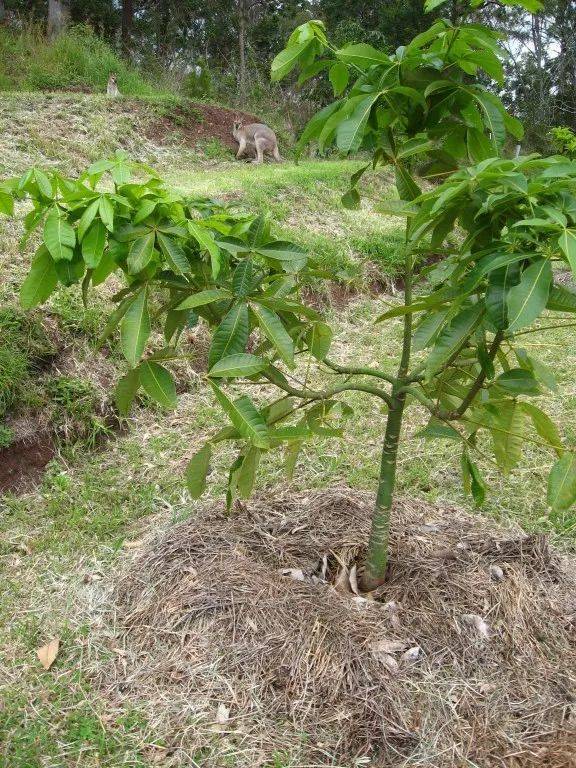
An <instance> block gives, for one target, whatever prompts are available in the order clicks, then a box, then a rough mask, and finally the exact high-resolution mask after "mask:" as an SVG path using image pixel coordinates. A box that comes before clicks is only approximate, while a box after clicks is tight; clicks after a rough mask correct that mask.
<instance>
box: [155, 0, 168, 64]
mask: <svg viewBox="0 0 576 768" xmlns="http://www.w3.org/2000/svg"><path fill="white" fill-rule="evenodd" d="M157 7H158V19H157V22H156V24H157V26H156V55H157V56H158V58H159V59H160V60H161V61H162V62H165V61H166V60H167V59H168V48H169V46H168V26H169V24H170V0H157Z"/></svg>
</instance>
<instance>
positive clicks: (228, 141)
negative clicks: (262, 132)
mask: <svg viewBox="0 0 576 768" xmlns="http://www.w3.org/2000/svg"><path fill="white" fill-rule="evenodd" d="M138 106H140V105H138ZM235 119H241V120H244V121H246V122H249V123H255V122H258V118H257V117H256V116H255V115H251V114H249V113H248V112H242V111H239V110H230V109H224V108H223V107H215V106H211V105H208V104H191V105H190V108H189V109H188V110H187V111H185V110H184V109H182V108H181V107H176V108H175V109H174V110H173V112H172V113H171V114H170V115H164V116H162V117H158V119H156V120H153V121H152V122H151V123H150V124H149V126H148V128H147V130H146V135H147V136H148V138H149V139H152V140H153V141H155V142H156V143H159V144H164V143H165V142H166V141H168V140H169V138H170V137H171V136H172V135H173V134H174V132H175V131H177V132H178V133H179V134H180V135H181V137H182V138H183V140H184V142H185V143H186V144H188V145H189V146H191V147H194V146H195V145H196V144H197V143H198V142H199V141H202V140H208V139H218V140H219V141H221V142H222V144H224V146H226V147H229V148H230V149H232V150H236V149H237V148H238V144H237V143H236V141H235V140H234V138H233V137H232V123H233V122H234V120H235Z"/></svg>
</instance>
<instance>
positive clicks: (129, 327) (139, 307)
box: [120, 287, 150, 367]
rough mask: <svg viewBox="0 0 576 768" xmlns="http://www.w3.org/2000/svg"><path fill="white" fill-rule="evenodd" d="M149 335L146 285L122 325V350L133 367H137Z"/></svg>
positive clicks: (134, 300)
mask: <svg viewBox="0 0 576 768" xmlns="http://www.w3.org/2000/svg"><path fill="white" fill-rule="evenodd" d="M149 336H150V315H149V314H148V292H147V289H146V287H144V288H141V289H140V291H138V293H137V294H136V296H135V298H134V299H133V300H132V301H131V303H130V305H129V306H128V309H127V310H126V312H125V314H124V317H123V318H122V325H121V326H120V345H121V347H122V352H123V353H124V357H125V358H126V360H127V361H128V362H129V363H130V365H131V366H132V367H135V366H136V365H137V364H138V362H139V361H140V358H141V357H142V353H143V352H144V348H145V346H146V342H147V341H148V337H149Z"/></svg>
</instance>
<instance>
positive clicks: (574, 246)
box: [558, 229, 576, 276]
mask: <svg viewBox="0 0 576 768" xmlns="http://www.w3.org/2000/svg"><path fill="white" fill-rule="evenodd" d="M558 245H559V246H560V248H561V249H562V251H563V253H564V255H565V256H566V258H567V259H568V264H570V269H571V270H572V274H573V275H575V276H576V230H574V229H565V230H564V231H563V232H562V234H561V235H560V238H559V240H558Z"/></svg>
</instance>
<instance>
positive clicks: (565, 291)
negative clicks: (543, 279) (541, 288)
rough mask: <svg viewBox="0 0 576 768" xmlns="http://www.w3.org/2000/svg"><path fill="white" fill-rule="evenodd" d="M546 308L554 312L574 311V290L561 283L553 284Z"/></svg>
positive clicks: (575, 294) (575, 293) (575, 308)
mask: <svg viewBox="0 0 576 768" xmlns="http://www.w3.org/2000/svg"><path fill="white" fill-rule="evenodd" d="M546 309H551V310H552V311H554V312H576V291H572V290H570V289H569V288H565V287H564V286H563V285H553V286H552V287H551V288H550V294H549V296H548V301H547V302H546Z"/></svg>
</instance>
